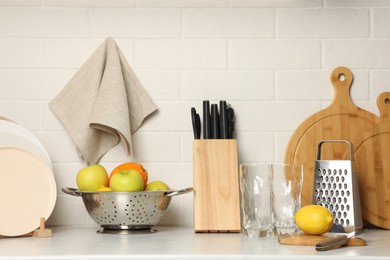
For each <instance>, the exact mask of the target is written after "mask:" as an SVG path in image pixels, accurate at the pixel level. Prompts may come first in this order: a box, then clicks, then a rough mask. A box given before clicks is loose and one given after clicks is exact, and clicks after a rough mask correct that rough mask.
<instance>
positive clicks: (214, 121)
mask: <svg viewBox="0 0 390 260" xmlns="http://www.w3.org/2000/svg"><path fill="white" fill-rule="evenodd" d="M211 138H212V139H219V114H218V106H217V104H212V105H211Z"/></svg>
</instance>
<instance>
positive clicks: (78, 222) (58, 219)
mask: <svg viewBox="0 0 390 260" xmlns="http://www.w3.org/2000/svg"><path fill="white" fill-rule="evenodd" d="M88 218H90V217H89V215H88V212H87V210H86V209H85V206H84V203H83V200H82V199H80V198H79V197H74V196H70V195H66V194H61V195H59V196H58V197H57V201H56V205H55V207H54V210H53V213H52V214H51V216H50V218H49V219H48V221H47V225H53V226H55V225H61V226H85V225H87V223H88Z"/></svg>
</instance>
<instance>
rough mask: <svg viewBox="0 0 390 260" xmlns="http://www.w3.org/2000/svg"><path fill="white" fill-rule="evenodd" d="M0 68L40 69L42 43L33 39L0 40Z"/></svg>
mask: <svg viewBox="0 0 390 260" xmlns="http://www.w3.org/2000/svg"><path fill="white" fill-rule="evenodd" d="M0 57H1V59H0V68H40V67H41V65H42V42H41V40H34V39H0Z"/></svg>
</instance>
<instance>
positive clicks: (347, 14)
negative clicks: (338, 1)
mask: <svg viewBox="0 0 390 260" xmlns="http://www.w3.org/2000/svg"><path fill="white" fill-rule="evenodd" d="M276 20H277V22H276V24H277V31H276V35H277V37H280V38H356V37H368V36H369V35H370V32H369V25H370V16H369V10H368V9H279V10H278V11H277V12H276Z"/></svg>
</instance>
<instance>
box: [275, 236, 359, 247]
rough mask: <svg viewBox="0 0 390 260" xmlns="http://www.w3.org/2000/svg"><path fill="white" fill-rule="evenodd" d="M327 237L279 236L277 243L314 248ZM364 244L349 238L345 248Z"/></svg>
mask: <svg viewBox="0 0 390 260" xmlns="http://www.w3.org/2000/svg"><path fill="white" fill-rule="evenodd" d="M329 236H331V235H329ZM327 237H328V236H327V235H307V234H304V233H299V234H292V235H283V236H279V237H278V242H279V243H280V244H282V245H294V246H315V245H316V244H317V243H319V242H321V241H322V240H324V239H325V238H327ZM366 244H367V243H366V241H365V240H364V239H362V238H359V237H351V238H350V239H348V242H347V244H346V246H365V245H366Z"/></svg>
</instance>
